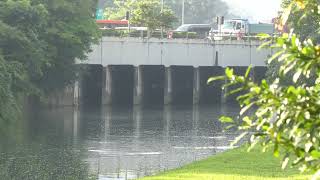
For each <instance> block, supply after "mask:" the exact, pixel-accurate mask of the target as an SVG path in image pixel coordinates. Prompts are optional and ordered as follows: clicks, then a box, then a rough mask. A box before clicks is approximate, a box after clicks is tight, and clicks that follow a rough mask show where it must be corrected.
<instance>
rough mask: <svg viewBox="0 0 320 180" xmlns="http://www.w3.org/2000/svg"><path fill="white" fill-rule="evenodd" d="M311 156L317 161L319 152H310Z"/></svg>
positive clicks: (319, 156)
mask: <svg viewBox="0 0 320 180" xmlns="http://www.w3.org/2000/svg"><path fill="white" fill-rule="evenodd" d="M310 154H311V156H312V157H313V158H315V159H319V158H320V152H319V151H317V150H313V151H311V152H310Z"/></svg>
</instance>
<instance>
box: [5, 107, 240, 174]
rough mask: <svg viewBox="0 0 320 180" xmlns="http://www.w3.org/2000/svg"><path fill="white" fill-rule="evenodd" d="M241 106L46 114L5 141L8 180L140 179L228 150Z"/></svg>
mask: <svg viewBox="0 0 320 180" xmlns="http://www.w3.org/2000/svg"><path fill="white" fill-rule="evenodd" d="M237 112H238V108H236V107H232V106H231V107H230V106H229V107H228V106H212V107H199V106H187V107H177V106H165V107H154V108H141V107H139V106H135V107H132V108H112V107H101V108H92V109H81V110H79V109H74V108H57V109H41V110H39V109H38V110H36V111H33V112H31V113H29V115H28V118H26V120H25V121H24V122H22V123H17V124H15V126H14V128H12V129H13V130H8V132H7V133H6V134H9V135H7V136H2V138H0V144H1V146H0V152H1V154H0V155H1V156H0V177H3V178H4V179H101V180H111V179H134V178H138V177H142V176H146V175H152V174H155V173H157V172H161V171H165V170H168V169H173V168H177V167H180V166H183V165H185V164H188V163H190V162H193V161H196V160H200V159H203V158H206V157H208V156H210V155H213V154H216V153H219V152H222V151H225V150H226V149H228V148H229V146H228V145H229V144H230V141H231V140H232V139H233V138H234V137H235V136H236V135H237V134H236V133H231V132H228V133H226V132H223V131H222V130H223V127H222V125H221V124H220V123H219V122H218V118H219V116H220V115H222V114H229V115H235V114H236V113H237Z"/></svg>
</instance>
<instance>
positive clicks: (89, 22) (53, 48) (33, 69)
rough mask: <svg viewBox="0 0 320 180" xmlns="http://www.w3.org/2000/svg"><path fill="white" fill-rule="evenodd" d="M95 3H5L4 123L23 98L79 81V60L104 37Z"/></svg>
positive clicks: (1, 35)
mask: <svg viewBox="0 0 320 180" xmlns="http://www.w3.org/2000/svg"><path fill="white" fill-rule="evenodd" d="M95 6H96V4H95V1H88V0H80V1H79V0H77V1H76V0H74V1H64V0H57V1H47V0H19V1H15V0H3V1H1V2H0V121H1V122H6V123H7V122H10V120H12V119H14V116H16V114H18V113H17V111H18V110H19V107H21V102H20V100H19V97H22V96H28V95H37V96H40V95H43V94H49V93H50V92H52V91H54V90H57V89H62V88H64V87H65V86H66V85H68V84H70V83H72V82H73V81H74V80H75V78H76V74H77V66H76V65H75V64H76V59H77V60H79V61H82V60H84V59H86V54H87V52H89V51H90V46H91V44H92V43H95V42H97V39H98V38H99V31H98V28H97V26H96V24H95V21H94V18H93V17H92V13H93V12H94V11H95ZM1 127H6V126H5V125H4V126H2V124H1Z"/></svg>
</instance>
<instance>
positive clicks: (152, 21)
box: [105, 0, 177, 31]
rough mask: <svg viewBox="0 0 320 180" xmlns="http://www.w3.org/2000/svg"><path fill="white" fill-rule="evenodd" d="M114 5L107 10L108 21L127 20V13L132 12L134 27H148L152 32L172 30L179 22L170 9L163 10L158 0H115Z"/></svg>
mask: <svg viewBox="0 0 320 180" xmlns="http://www.w3.org/2000/svg"><path fill="white" fill-rule="evenodd" d="M114 5H115V6H114V7H111V8H106V11H105V12H106V13H105V16H106V18H107V19H117V20H121V19H124V18H125V15H126V12H130V16H131V17H130V23H131V24H132V25H134V26H144V27H148V29H149V30H151V31H154V30H155V29H157V28H159V29H160V28H161V27H162V28H165V29H167V28H170V27H172V25H173V23H174V22H175V21H176V20H177V19H176V17H175V16H174V13H173V11H172V10H171V9H170V8H168V7H167V6H164V7H163V9H161V4H160V2H159V1H158V0H126V1H120V0H115V1H114Z"/></svg>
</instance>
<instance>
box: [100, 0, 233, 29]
mask: <svg viewBox="0 0 320 180" xmlns="http://www.w3.org/2000/svg"><path fill="white" fill-rule="evenodd" d="M100 1H105V3H101V4H100V5H101V6H106V9H105V18H106V19H124V18H125V15H126V11H130V9H134V5H133V3H132V2H135V3H136V4H138V3H142V4H146V3H150V2H152V1H150V0H137V1H132V0H125V1H123V0H100ZM160 2H161V1H160V0H154V1H153V3H156V8H152V9H154V10H155V9H157V10H156V12H157V13H160V7H159V6H161V5H160V4H159V3H160ZM163 2H164V7H165V8H164V9H165V11H164V15H165V14H168V13H170V14H171V13H173V15H174V16H175V17H177V20H176V21H173V26H174V28H175V27H177V26H179V25H181V14H182V0H164V1H163ZM146 13H147V12H145V13H144V14H141V15H146ZM134 14H135V13H133V15H134ZM222 15H224V16H226V17H227V18H229V17H232V15H231V14H230V13H229V8H228V6H227V4H226V3H225V2H223V1H221V0H185V23H186V24H201V23H213V22H214V21H215V17H216V16H222ZM141 17H143V16H140V18H141ZM164 17H170V18H171V17H172V16H171V15H170V16H168V15H166V16H164ZM144 18H148V17H146V16H145V17H144ZM164 22H169V21H168V20H167V21H164ZM170 22H171V21H170ZM164 24H165V23H164Z"/></svg>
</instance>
